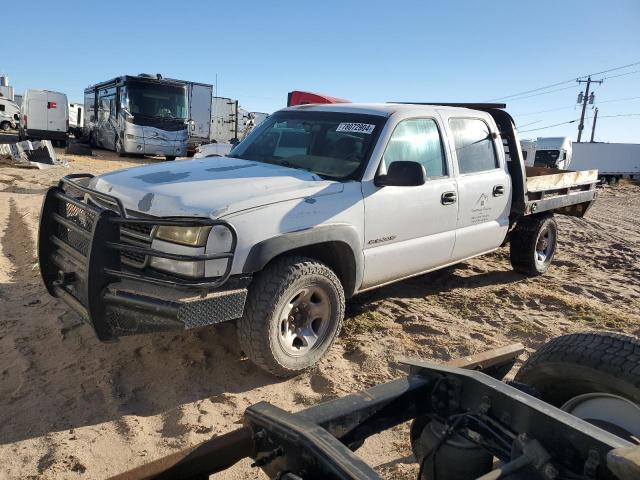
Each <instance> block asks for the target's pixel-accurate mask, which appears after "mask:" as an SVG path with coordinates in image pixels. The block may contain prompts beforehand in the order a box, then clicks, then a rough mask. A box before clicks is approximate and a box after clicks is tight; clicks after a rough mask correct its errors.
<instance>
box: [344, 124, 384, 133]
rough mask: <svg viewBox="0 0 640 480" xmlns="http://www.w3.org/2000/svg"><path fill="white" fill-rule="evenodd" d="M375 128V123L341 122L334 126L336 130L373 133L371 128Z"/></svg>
mask: <svg viewBox="0 0 640 480" xmlns="http://www.w3.org/2000/svg"><path fill="white" fill-rule="evenodd" d="M374 128H376V126H375V125H370V124H368V123H341V124H340V125H338V128H336V132H354V133H366V134H371V133H373V129H374Z"/></svg>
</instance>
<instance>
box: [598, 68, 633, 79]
mask: <svg viewBox="0 0 640 480" xmlns="http://www.w3.org/2000/svg"><path fill="white" fill-rule="evenodd" d="M634 73H640V70H634V71H633V72H625V73H621V74H619V75H611V76H609V77H604V78H603V80H606V79H607V78H618V77H624V76H625V75H633V74H634Z"/></svg>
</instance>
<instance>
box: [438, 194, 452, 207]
mask: <svg viewBox="0 0 640 480" xmlns="http://www.w3.org/2000/svg"><path fill="white" fill-rule="evenodd" d="M440 203H442V205H451V204H453V203H456V192H444V193H443V194H442V196H441V197H440Z"/></svg>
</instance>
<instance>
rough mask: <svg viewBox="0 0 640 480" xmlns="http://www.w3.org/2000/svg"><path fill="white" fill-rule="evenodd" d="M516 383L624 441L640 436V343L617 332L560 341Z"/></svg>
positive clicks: (541, 351) (541, 353) (531, 360)
mask: <svg viewBox="0 0 640 480" xmlns="http://www.w3.org/2000/svg"><path fill="white" fill-rule="evenodd" d="M515 381H516V382H519V383H524V384H526V385H529V386H530V387H533V388H534V389H535V390H536V391H537V392H538V393H539V395H540V398H541V399H542V400H544V401H545V402H547V403H550V404H552V405H555V406H556V407H559V408H562V410H564V411H566V412H568V413H571V414H572V415H575V416H577V417H579V418H582V419H583V420H586V421H588V422H589V423H592V424H594V425H597V426H599V427H600V428H604V429H605V430H608V431H609V432H611V433H613V434H615V435H618V436H620V437H623V438H632V437H636V436H638V435H640V340H639V339H638V338H637V337H635V336H632V335H624V334H619V333H613V332H589V333H574V334H570V335H563V336H561V337H557V338H554V339H553V340H551V341H549V342H548V343H546V344H545V345H543V346H542V347H541V348H540V349H539V350H538V351H536V352H535V353H534V354H533V355H531V357H529V359H528V360H527V361H526V362H525V363H524V365H522V367H521V368H520V370H519V371H518V373H517V374H516V377H515Z"/></svg>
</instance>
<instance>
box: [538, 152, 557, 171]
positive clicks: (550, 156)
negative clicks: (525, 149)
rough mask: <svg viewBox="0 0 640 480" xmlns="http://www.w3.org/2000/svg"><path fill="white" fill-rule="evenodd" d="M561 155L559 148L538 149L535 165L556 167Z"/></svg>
mask: <svg viewBox="0 0 640 480" xmlns="http://www.w3.org/2000/svg"><path fill="white" fill-rule="evenodd" d="M559 157H560V151H559V150H536V157H535V160H534V161H533V165H534V166H535V167H555V166H556V164H557V162H558V158H559Z"/></svg>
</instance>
